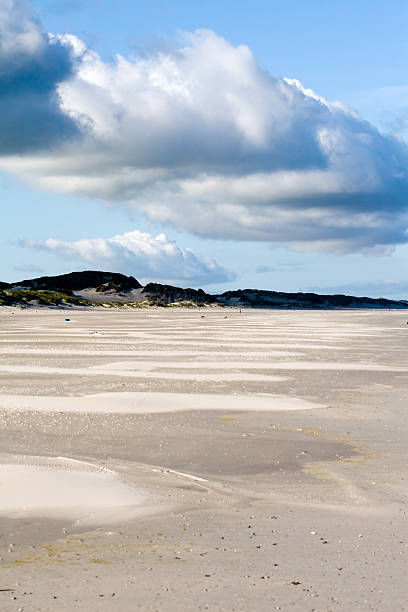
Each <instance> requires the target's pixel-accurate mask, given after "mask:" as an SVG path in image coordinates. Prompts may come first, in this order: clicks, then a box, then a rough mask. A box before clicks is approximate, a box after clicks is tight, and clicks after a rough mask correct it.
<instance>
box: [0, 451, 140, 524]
mask: <svg viewBox="0 0 408 612" xmlns="http://www.w3.org/2000/svg"><path fill="white" fill-rule="evenodd" d="M34 461H35V462H36V463H39V465H36V464H34V463H33V461H32V462H30V463H26V464H0V514H2V515H9V516H21V515H29V516H50V517H56V518H69V519H73V518H74V519H76V520H77V521H79V522H81V523H84V522H86V523H89V522H91V523H100V522H105V521H106V520H108V521H110V520H112V518H113V517H114V516H116V517H117V518H123V517H124V514H126V515H131V514H132V513H133V514H135V511H136V510H139V508H137V509H136V508H135V506H139V505H140V504H141V503H142V502H143V500H144V499H145V495H144V494H143V493H142V492H141V491H139V490H138V489H136V488H134V487H132V486H130V485H129V484H127V483H125V482H123V481H122V480H120V479H119V478H118V476H117V474H116V473H115V472H112V471H110V470H106V469H100V468H98V467H96V466H92V465H90V464H85V463H81V462H78V461H70V460H68V459H64V458H56V459H54V460H48V461H47V462H46V461H45V460H43V461H41V459H40V458H39V459H35V460H34ZM121 511H122V512H121Z"/></svg>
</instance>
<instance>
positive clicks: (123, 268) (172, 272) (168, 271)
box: [22, 230, 236, 286]
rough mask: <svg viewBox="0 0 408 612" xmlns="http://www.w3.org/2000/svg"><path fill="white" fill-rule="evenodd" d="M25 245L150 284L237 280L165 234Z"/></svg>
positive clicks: (129, 233)
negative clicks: (155, 281) (157, 281)
mask: <svg viewBox="0 0 408 612" xmlns="http://www.w3.org/2000/svg"><path fill="white" fill-rule="evenodd" d="M22 246H27V247H32V248H36V249H40V250H43V251H47V252H49V253H53V254H56V255H59V256H61V257H63V258H64V259H65V260H67V259H68V260H76V261H80V262H81V263H86V264H91V265H93V266H95V267H97V268H102V269H109V270H117V271H120V272H122V273H124V274H131V275H134V276H137V278H139V279H147V280H149V281H151V280H159V281H166V282H168V281H169V280H172V281H173V282H188V283H192V284H194V286H197V285H200V284H204V285H205V284H210V283H221V282H227V281H231V280H234V279H235V278H236V275H235V274H234V273H233V272H230V271H228V270H226V269H225V268H223V267H222V266H220V265H218V264H217V263H216V262H215V261H214V260H213V259H210V258H209V257H202V256H200V255H198V254H197V253H195V252H194V251H193V250H192V249H187V248H183V247H180V246H178V245H177V244H176V243H175V242H174V241H172V240H169V239H168V238H167V237H166V235H165V234H163V233H162V234H158V235H157V236H152V235H151V234H148V233H147V232H140V231H138V230H134V231H132V232H126V233H125V234H121V235H117V236H113V237H112V238H83V239H82V240H76V241H66V240H65V241H64V240H58V239H56V238H49V239H48V240H45V241H42V242H39V241H32V240H26V241H24V242H23V243H22Z"/></svg>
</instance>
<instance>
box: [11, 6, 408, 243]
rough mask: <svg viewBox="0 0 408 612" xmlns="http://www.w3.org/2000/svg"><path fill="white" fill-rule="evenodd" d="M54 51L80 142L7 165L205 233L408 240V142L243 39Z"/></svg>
mask: <svg viewBox="0 0 408 612" xmlns="http://www.w3.org/2000/svg"><path fill="white" fill-rule="evenodd" d="M4 1H5V0H0V3H1V2H4ZM8 2H9V3H10V0H8ZM14 4H16V5H17V3H16V2H15V3H14ZM20 4H21V3H20ZM0 18H1V13H0ZM50 41H51V42H50ZM51 43H52V44H53V45H54V46H55V49H58V50H59V53H61V49H63V50H65V53H67V54H69V56H70V61H71V68H72V70H71V73H70V74H69V75H68V76H67V77H66V78H59V79H58V80H56V81H55V94H56V95H57V96H58V104H59V116H58V121H60V120H61V118H62V117H63V118H64V119H65V120H66V121H69V122H71V123H70V124H69V125H72V124H75V125H76V126H77V128H78V129H79V130H80V133H81V138H78V136H77V135H72V136H71V137H69V136H67V135H66V133H64V134H65V135H64V137H63V138H62V137H61V138H60V139H59V141H58V144H56V143H55V142H54V143H52V144H53V146H52V148H51V150H50V147H48V148H46V147H42V148H40V147H38V148H37V150H36V151H33V150H32V149H30V151H29V152H25V153H24V151H14V150H13V149H12V148H10V150H9V151H6V152H5V153H4V155H3V157H2V158H0V166H2V167H3V168H5V169H8V170H9V171H12V172H16V173H18V174H20V175H22V176H25V177H27V179H29V180H31V181H33V182H34V183H35V184H36V185H38V186H40V187H42V188H45V189H50V190H55V191H59V192H63V193H71V194H81V195H87V196H90V197H93V198H100V199H102V200H104V201H108V202H120V203H123V202H126V203H127V204H128V205H129V206H131V207H133V208H135V209H137V210H138V211H140V212H142V213H144V214H145V215H147V216H148V217H150V218H151V219H153V220H155V221H158V222H162V223H172V224H175V225H177V226H178V227H181V228H184V229H186V230H188V231H191V232H193V233H195V234H197V235H201V236H207V237H216V238H227V239H242V240H262V241H270V242H283V243H286V244H290V245H291V246H292V247H294V248H297V249H314V250H327V251H332V252H345V251H355V250H364V249H372V248H374V249H376V250H378V249H387V248H388V247H389V245H392V244H397V243H402V242H406V241H407V233H406V231H405V230H406V228H407V227H408V217H407V211H408V203H407V192H408V170H407V168H408V150H407V147H406V145H405V144H404V143H403V142H401V141H400V140H398V139H396V138H393V137H391V136H386V135H383V134H381V133H380V132H379V131H378V130H377V129H376V128H375V127H373V126H372V125H370V124H369V123H368V122H366V121H364V120H363V119H362V118H361V117H360V116H359V115H358V113H356V112H354V111H352V110H350V109H349V108H348V107H347V106H345V105H344V104H341V103H340V102H329V101H327V100H325V99H324V98H323V97H322V96H319V95H318V94H316V93H315V92H313V91H312V90H311V89H308V88H305V87H303V85H302V84H301V83H300V82H299V81H297V80H296V79H280V78H274V77H273V76H271V75H270V74H269V73H268V72H266V71H265V70H262V69H261V68H260V66H259V65H258V63H257V61H256V59H255V58H254V56H253V54H252V52H251V50H250V49H249V48H248V47H246V46H245V45H239V46H237V47H235V46H233V45H232V44H230V43H229V42H228V41H227V40H225V39H223V38H221V37H219V36H217V35H216V34H215V33H214V32H211V31H207V30H198V31H196V32H195V33H193V34H185V38H184V40H183V42H182V44H181V45H180V47H179V48H178V49H175V50H174V51H166V52H162V53H156V54H152V55H151V56H150V57H147V58H137V57H136V58H131V59H128V58H125V57H123V56H120V55H118V56H117V57H116V60H115V61H114V62H113V63H111V64H108V63H105V62H103V61H102V59H101V58H100V57H99V56H98V54H97V53H95V52H94V51H92V50H90V49H88V48H87V47H86V46H85V45H84V44H83V43H82V42H81V41H80V40H79V39H77V38H76V37H74V36H71V35H63V36H55V37H52V38H50V39H49V44H48V47H47V48H51V47H50V45H51ZM0 81H1V79H0ZM0 85H1V83H0ZM13 152H14V153H15V154H13ZM21 153H24V154H21Z"/></svg>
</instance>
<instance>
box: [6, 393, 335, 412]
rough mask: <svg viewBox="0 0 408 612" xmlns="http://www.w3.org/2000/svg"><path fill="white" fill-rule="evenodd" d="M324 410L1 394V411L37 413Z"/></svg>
mask: <svg viewBox="0 0 408 612" xmlns="http://www.w3.org/2000/svg"><path fill="white" fill-rule="evenodd" d="M313 408H324V406H321V405H319V404H315V403H312V402H308V401H306V400H301V399H296V398H293V397H279V396H271V395H267V396H262V395H252V396H245V395H231V394H229V395H221V394H220V395H218V394H217V395H215V394H214V395H212V394H205V393H149V392H148V393H144V392H139V393H132V392H123V393H114V394H113V393H98V394H95V395H86V396H83V397H60V396H57V397H38V396H37V397H31V396H26V395H0V409H3V410H10V411H17V410H19V411H38V412H87V413H106V414H109V413H121V414H126V413H129V414H149V413H159V412H180V411H185V410H223V411H230V410H239V411H244V412H249V411H254V410H255V411H260V412H269V411H271V412H274V411H278V410H284V411H291V410H310V409H313Z"/></svg>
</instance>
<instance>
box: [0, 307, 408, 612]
mask: <svg viewBox="0 0 408 612" xmlns="http://www.w3.org/2000/svg"><path fill="white" fill-rule="evenodd" d="M203 315H204V316H203ZM225 316H227V318H225ZM65 318H69V319H70V321H65V320H64V319H65ZM407 318H408V315H407V313H404V312H403V311H401V312H398V311H393V312H388V311H382V312H379V311H348V312H346V311H343V312H341V311H332V312H305V311H298V312H283V311H243V312H242V313H240V312H239V311H238V310H234V309H228V310H227V309H220V310H217V309H206V310H203V311H197V310H194V311H190V310H180V309H166V310H162V311H161V310H150V311H149V310H144V311H133V312H131V311H129V312H128V311H121V312H114V311H104V312H101V311H93V312H80V311H78V312H70V313H64V312H63V311H58V310H34V309H32V310H29V311H20V310H13V309H2V310H0V422H1V429H0V549H1V550H0V557H1V560H0V570H1V572H0V576H1V580H0V610H5V611H7V612H8V611H9V610H10V611H18V610H25V611H30V612H31V611H48V610H50V611H51V610H52V611H59V610H80V611H88V610H92V611H99V610H100V611H103V610H118V611H133V610H143V611H144V610H155V611H163V612H164V611H171V612H172V611H179V610H186V611H190V610H191V611H192V610H214V611H216V612H219V611H227V610H228V611H229V610H237V611H238V610H245V611H248V612H249V611H251V612H252V611H258V610H259V611H262V612H263V611H265V612H266V611H268V612H269V611H270V610H298V611H304V610H305V611H310V612H312V611H316V612H318V611H319V612H323V611H324V612H329V611H330V610H333V611H334V610H342V611H343V610H344V611H350V610H353V611H354V610H378V611H379V610H381V611H388V610H390V611H391V610H392V611H396V610H408V604H407V601H408V586H407V575H406V574H407V559H406V556H407V551H408V525H407V518H408V516H407V509H408V508H407V492H408V461H407V442H408V430H407V409H408V393H407V391H408V354H407V350H408V349H407V340H408V337H407V334H408V326H407V325H406V322H407Z"/></svg>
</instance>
